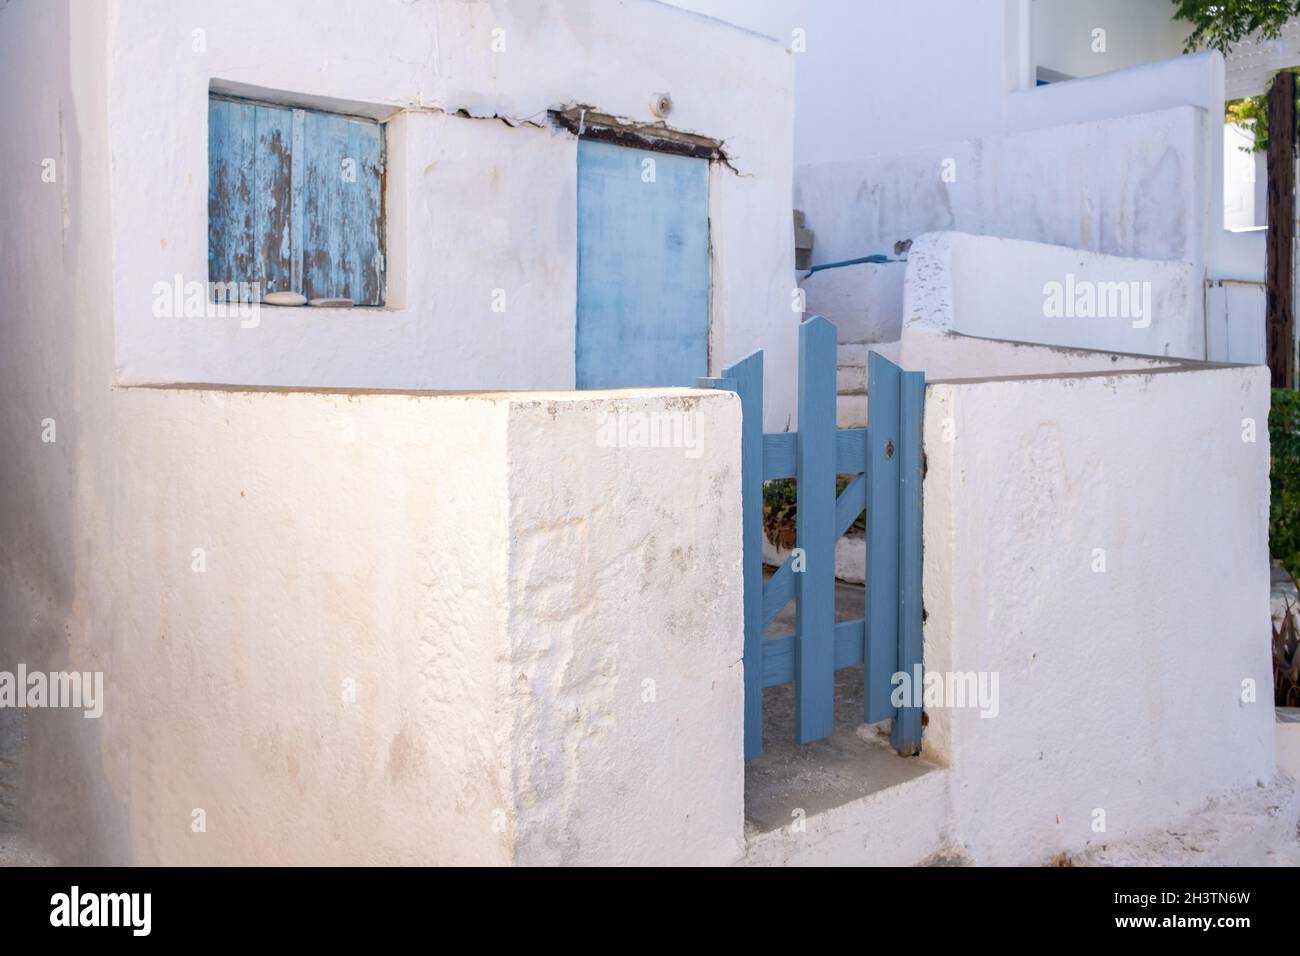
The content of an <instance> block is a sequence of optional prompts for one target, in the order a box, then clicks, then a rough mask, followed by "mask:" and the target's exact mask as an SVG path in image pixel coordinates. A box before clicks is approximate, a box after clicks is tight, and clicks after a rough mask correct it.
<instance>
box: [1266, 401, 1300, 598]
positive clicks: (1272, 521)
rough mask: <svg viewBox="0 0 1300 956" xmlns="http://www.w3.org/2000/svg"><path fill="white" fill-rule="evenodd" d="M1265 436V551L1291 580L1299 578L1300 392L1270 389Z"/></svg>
mask: <svg viewBox="0 0 1300 956" xmlns="http://www.w3.org/2000/svg"><path fill="white" fill-rule="evenodd" d="M1268 437H1269V443H1270V446H1271V462H1270V468H1269V505H1268V549H1269V552H1270V553H1271V554H1272V556H1273V557H1274V558H1276V559H1277V560H1279V561H1281V562H1282V565H1283V567H1285V568H1286V569H1287V571H1289V572H1290V573H1291V576H1292V577H1300V392H1294V391H1291V390H1290V389H1282V388H1275V389H1273V407H1272V408H1271V409H1270V410H1269V413H1268Z"/></svg>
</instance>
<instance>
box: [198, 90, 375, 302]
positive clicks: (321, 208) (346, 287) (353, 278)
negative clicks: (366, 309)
mask: <svg viewBox="0 0 1300 956" xmlns="http://www.w3.org/2000/svg"><path fill="white" fill-rule="evenodd" d="M383 175H384V135H383V127H382V126H380V124H379V123H376V122H374V121H373V120H366V119H359V118H357V117H352V116H342V115H339V114H336V113H324V112H320V111H317V110H303V109H293V108H290V107H284V106H274V105H270V104H263V103H252V102H249V101H246V100H235V99H228V98H225V97H219V96H211V97H210V98H209V100H208V281H209V282H212V283H234V282H257V283H260V285H261V289H262V291H263V292H264V293H265V292H300V293H302V294H303V295H305V296H306V297H307V298H308V299H316V298H328V299H334V298H345V299H351V300H352V302H353V303H354V304H356V305H383V304H384V229H383V225H384V224H383Z"/></svg>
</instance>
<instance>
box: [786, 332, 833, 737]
mask: <svg viewBox="0 0 1300 956" xmlns="http://www.w3.org/2000/svg"><path fill="white" fill-rule="evenodd" d="M835 337H836V336H835V326H834V325H832V324H831V323H830V322H828V321H826V319H824V318H822V317H821V316H814V317H813V318H811V319H809V320H808V321H807V322H805V323H803V325H801V326H800V327H799V431H798V435H799V437H798V441H797V446H796V447H797V459H798V469H799V477H798V479H797V482H798V487H797V489H796V496H797V497H796V501H797V508H798V512H797V514H796V516H795V523H796V534H797V536H798V542H799V547H801V548H802V549H803V551H804V556H805V561H806V564H805V569H804V570H803V571H802V572H801V573H799V574H798V576H797V578H796V581H797V585H796V588H795V594H796V603H795V619H796V621H797V624H796V627H795V633H796V635H797V637H796V650H795V737H796V738H797V739H798V741H799V743H801V744H806V743H810V742H811V741H814V740H821V739H822V738H824V737H829V736H830V735H831V733H832V732H833V730H834V724H835V539H836V537H837V535H836V534H835V444H836V442H835V375H834V374H833V373H832V374H827V370H828V369H834V368H835V350H836V342H835Z"/></svg>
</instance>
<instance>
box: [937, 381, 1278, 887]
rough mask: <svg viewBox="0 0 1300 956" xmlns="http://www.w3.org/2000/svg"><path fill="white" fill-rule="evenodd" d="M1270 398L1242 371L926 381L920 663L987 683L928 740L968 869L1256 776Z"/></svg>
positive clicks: (1170, 813)
mask: <svg viewBox="0 0 1300 956" xmlns="http://www.w3.org/2000/svg"><path fill="white" fill-rule="evenodd" d="M1268 405H1269V389H1268V375H1267V370H1265V369H1262V368H1258V367H1256V368H1244V367H1235V368H1215V369H1202V370H1198V371H1176V370H1175V371H1157V372H1146V373H1140V372H1135V373H1127V374H1119V375H1108V376H1067V377H1042V378H1037V379H1029V380H1020V381H990V382H984V383H963V384H951V385H945V384H932V385H931V386H929V388H928V390H927V395H926V415H925V431H926V455H927V459H928V472H927V475H926V480H925V489H924V496H925V501H924V507H925V606H926V611H927V613H928V617H927V621H926V626H925V654H926V667H927V669H928V670H931V671H940V672H944V671H981V672H990V673H991V672H997V673H998V674H999V675H1000V678H999V688H1000V708H999V713H998V716H997V717H995V718H991V719H988V718H981V717H980V715H979V712H978V711H977V710H974V709H952V708H936V709H934V710H932V711H931V712H930V722H929V725H928V727H927V729H926V736H925V749H926V753H927V754H929V755H930V757H931V758H932V759H938V760H941V761H943V762H945V763H947V764H949V766H950V768H951V770H952V772H953V774H954V779H953V783H952V793H953V798H954V812H955V826H956V831H957V832H958V833H960V834H961V838H962V841H963V844H964V845H965V848H966V849H967V851H968V852H969V853H970V854H971V856H972V857H973V859H974V860H975V861H976V862H979V863H990V864H999V863H1038V864H1041V863H1044V862H1046V861H1047V860H1048V859H1049V858H1050V857H1051V856H1052V855H1053V854H1054V853H1056V852H1057V851H1059V850H1062V849H1065V850H1076V849H1080V848H1083V847H1085V846H1088V845H1093V846H1095V845H1098V844H1101V843H1107V842H1115V841H1121V840H1122V839H1123V838H1124V837H1125V836H1126V835H1131V834H1133V833H1136V832H1139V831H1141V830H1143V829H1145V828H1154V827H1158V826H1163V825H1167V824H1168V823H1169V822H1170V821H1173V820H1177V819H1179V818H1180V817H1182V816H1185V815H1188V814H1190V813H1191V812H1192V811H1194V810H1197V809H1199V808H1200V807H1201V806H1202V805H1203V804H1204V802H1205V801H1206V800H1207V799H1208V798H1209V797H1211V796H1213V795H1215V794H1216V793H1220V792H1224V791H1229V790H1233V789H1235V788H1253V787H1254V786H1255V784H1256V782H1257V781H1265V782H1267V781H1268V780H1270V779H1271V777H1272V775H1273V772H1274V749H1273V708H1272V705H1271V690H1270V687H1271V678H1270V675H1271V669H1270V654H1269V646H1268V636H1267V635H1268V617H1269V606H1268V605H1269V567H1268V468H1269V452H1268V436H1267V434H1266V421H1267V416H1268ZM1247 419H1249V420H1253V421H1254V422H1255V425H1256V430H1255V433H1254V437H1255V440H1254V441H1253V442H1248V441H1243V435H1244V434H1246V432H1244V431H1243V420H1247ZM1097 549H1102V550H1104V552H1105V553H1104V561H1105V564H1104V567H1105V571H1104V572H1098V571H1095V570H1094V568H1096V567H1097V560H1098V552H1097ZM1248 679H1249V680H1253V681H1254V682H1255V685H1256V687H1257V688H1258V696H1257V698H1256V700H1257V702H1256V703H1245V702H1243V699H1242V690H1243V685H1242V682H1243V681H1245V680H1248ZM1096 809H1101V810H1104V811H1105V821H1106V830H1105V832H1104V833H1101V832H1094V831H1093V829H1092V826H1093V820H1094V819H1095V817H1094V810H1096Z"/></svg>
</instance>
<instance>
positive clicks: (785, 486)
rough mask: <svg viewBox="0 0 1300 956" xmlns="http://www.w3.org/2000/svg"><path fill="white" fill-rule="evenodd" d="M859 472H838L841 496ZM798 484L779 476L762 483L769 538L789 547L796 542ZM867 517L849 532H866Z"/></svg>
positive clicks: (860, 520)
mask: <svg viewBox="0 0 1300 956" xmlns="http://www.w3.org/2000/svg"><path fill="white" fill-rule="evenodd" d="M855 477H857V476H856V475H837V476H836V478H835V493H836V494H837V495H838V494H840V493H841V492H842V491H844V489H845V488H847V487H848V486H849V482H851V481H852V480H853V479H854V478H855ZM797 486H798V483H797V482H796V481H795V480H794V479H793V478H776V479H773V480H772V481H767V482H764V483H763V530H764V532H765V533H766V534H767V540H768V541H771V542H772V543H773V544H775V545H776V546H778V547H781V548H786V549H790V548H793V547H794V542H795V517H796V515H797V514H798V512H799V499H798V487H797ZM866 528H867V522H866V516H865V515H858V519H857V520H856V521H854V522H853V524H852V525H851V526H850V527H849V531H850V532H855V531H858V532H860V531H865V530H866Z"/></svg>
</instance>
